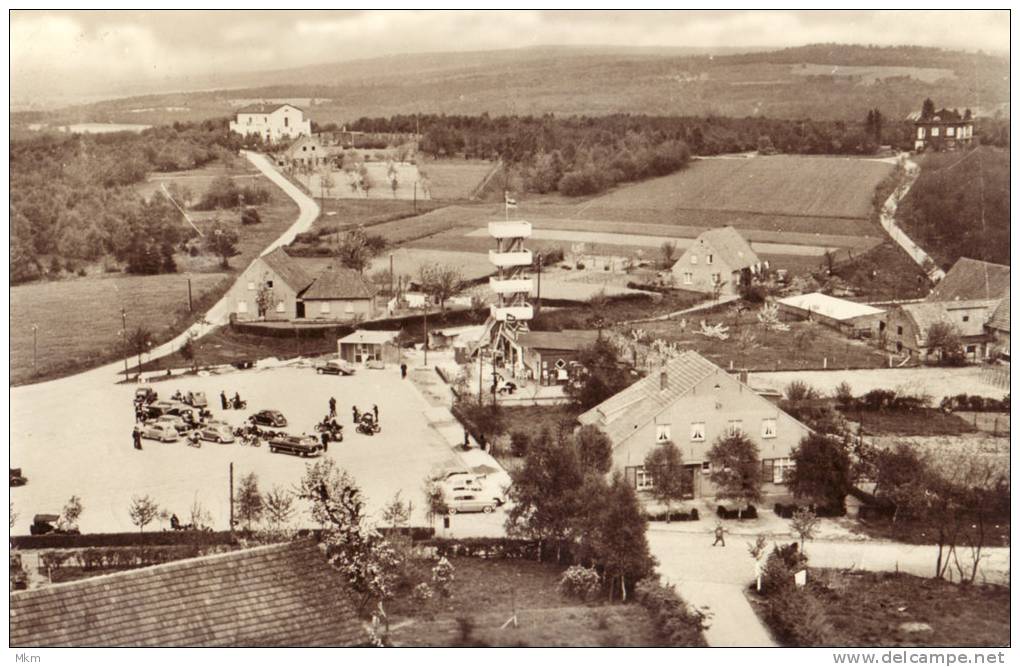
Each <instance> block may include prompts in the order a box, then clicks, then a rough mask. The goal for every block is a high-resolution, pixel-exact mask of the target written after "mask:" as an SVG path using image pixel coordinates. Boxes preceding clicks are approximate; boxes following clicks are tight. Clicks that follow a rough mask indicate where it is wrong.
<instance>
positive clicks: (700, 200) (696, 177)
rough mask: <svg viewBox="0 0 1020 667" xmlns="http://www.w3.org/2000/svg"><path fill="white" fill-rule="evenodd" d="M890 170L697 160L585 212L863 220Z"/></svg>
mask: <svg viewBox="0 0 1020 667" xmlns="http://www.w3.org/2000/svg"><path fill="white" fill-rule="evenodd" d="M892 170H893V165H891V164H888V163H884V162H879V161H876V160H862V159H856V158H837V157H805V156H788V155H775V156H768V157H753V158H747V159H744V160H697V161H695V162H693V163H692V164H691V166H690V167H688V168H687V169H685V170H683V171H680V172H677V173H676V174H672V175H670V176H664V177H662V178H656V179H653V180H650V181H646V182H644V183H639V184H637V185H632V186H629V187H625V188H621V189H619V190H617V191H615V192H611V193H609V194H607V195H604V196H602V197H597V198H595V199H593V200H591V201H590V202H588V206H587V207H586V208H589V209H599V210H608V209H627V208H629V207H631V206H645V207H647V206H650V205H651V206H655V207H658V208H660V209H661V210H662V211H671V210H677V209H689V210H710V211H733V212H751V213H766V214H774V215H791V216H801V215H807V216H822V217H832V218H867V217H868V215H869V214H870V213H871V206H872V201H871V200H872V195H873V193H874V191H875V187H876V186H877V185H878V183H879V182H880V181H881V180H882V179H883V178H884V177H885V176H886V175H887V174H889V173H891V172H892Z"/></svg>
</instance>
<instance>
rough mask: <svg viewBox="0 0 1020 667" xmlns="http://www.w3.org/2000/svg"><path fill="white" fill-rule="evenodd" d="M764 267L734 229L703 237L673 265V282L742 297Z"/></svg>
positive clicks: (695, 289) (718, 230) (706, 233)
mask: <svg viewBox="0 0 1020 667" xmlns="http://www.w3.org/2000/svg"><path fill="white" fill-rule="evenodd" d="M763 267H764V265H763V264H762V262H761V260H760V259H758V255H756V254H755V252H754V251H753V250H751V245H750V244H749V243H748V242H747V241H746V240H744V237H743V236H741V235H740V232H738V231H737V230H736V229H734V228H733V227H718V228H715V229H709V230H707V231H704V232H702V233H701V235H700V236H698V238H696V239H695V240H694V243H692V244H691V245H690V247H688V248H687V250H686V251H684V254H683V255H681V256H680V259H678V260H677V261H676V263H675V264H673V269H672V272H673V282H674V284H676V285H679V286H681V287H683V288H684V289H689V290H694V291H696V292H707V293H709V294H715V293H719V294H739V293H740V288H741V287H746V286H748V285H750V284H751V283H752V282H753V281H754V277H755V276H756V275H758V274H759V273H760V272H761V270H762V268H763Z"/></svg>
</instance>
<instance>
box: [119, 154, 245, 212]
mask: <svg viewBox="0 0 1020 667" xmlns="http://www.w3.org/2000/svg"><path fill="white" fill-rule="evenodd" d="M219 176H229V177H231V178H233V179H235V180H236V182H237V185H238V186H239V187H244V186H246V185H251V184H253V183H255V184H258V185H262V183H258V181H257V180H253V179H256V178H260V176H259V172H258V171H257V170H256V169H255V168H254V167H252V166H251V163H249V162H248V161H247V160H245V159H244V158H240V157H233V158H232V160H231V163H230V165H229V166H227V165H224V164H223V163H222V162H213V163H210V164H208V165H206V166H204V167H202V168H200V169H192V170H190V171H165V172H153V173H151V174H149V176H148V178H146V179H145V180H144V181H142V182H141V183H138V184H137V185H135V186H134V188H135V191H136V192H138V194H139V195H141V196H142V197H144V198H146V199H148V198H149V197H151V196H152V195H153V194H154V193H156V192H159V191H160V186H161V185H163V184H165V185H166V186H167V187H170V185H171V184H176V185H177V187H178V188H187V189H188V190H190V191H191V195H192V199H191V202H190V203H192V204H193V203H195V202H197V201H198V200H199V199H201V198H202V195H203V194H204V193H205V191H206V190H207V189H208V188H209V184H210V183H212V181H213V179H215V178H217V177H219ZM177 203H178V204H181V205H182V206H183V205H185V202H180V201H179V202H177Z"/></svg>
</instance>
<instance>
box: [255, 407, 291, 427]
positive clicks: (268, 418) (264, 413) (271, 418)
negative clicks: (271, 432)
mask: <svg viewBox="0 0 1020 667" xmlns="http://www.w3.org/2000/svg"><path fill="white" fill-rule="evenodd" d="M248 419H249V420H250V421H251V423H253V424H255V425H256V426H272V427H273V428H284V427H285V426H286V425H287V418H286V417H284V416H283V414H282V413H281V412H280V411H279V410H259V411H258V412H256V413H255V414H253V415H252V416H251V417H249V418H248Z"/></svg>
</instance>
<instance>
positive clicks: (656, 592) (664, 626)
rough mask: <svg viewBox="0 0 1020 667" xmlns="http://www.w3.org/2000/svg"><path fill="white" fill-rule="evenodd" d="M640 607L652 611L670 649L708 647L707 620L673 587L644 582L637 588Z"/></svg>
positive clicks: (661, 637)
mask: <svg viewBox="0 0 1020 667" xmlns="http://www.w3.org/2000/svg"><path fill="white" fill-rule="evenodd" d="M636 593H637V600H638V603H639V604H640V605H641V606H642V607H644V608H645V609H647V610H648V613H649V615H650V616H651V617H652V623H653V624H654V625H655V630H656V633H657V634H658V635H659V638H660V639H661V640H662V641H663V642H664V643H665V644H666V645H668V646H708V644H707V643H706V642H705V635H704V634H703V631H704V630H705V627H706V626H705V616H704V615H703V614H702V613H701V612H699V611H697V610H696V609H692V608H691V607H689V606H688V605H687V603H686V602H684V601H683V599H682V598H681V597H680V596H679V595H677V593H676V590H675V589H674V588H673V587H672V586H663V585H662V584H660V583H658V582H653V581H641V582H639V583H638V585H637V587H636Z"/></svg>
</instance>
